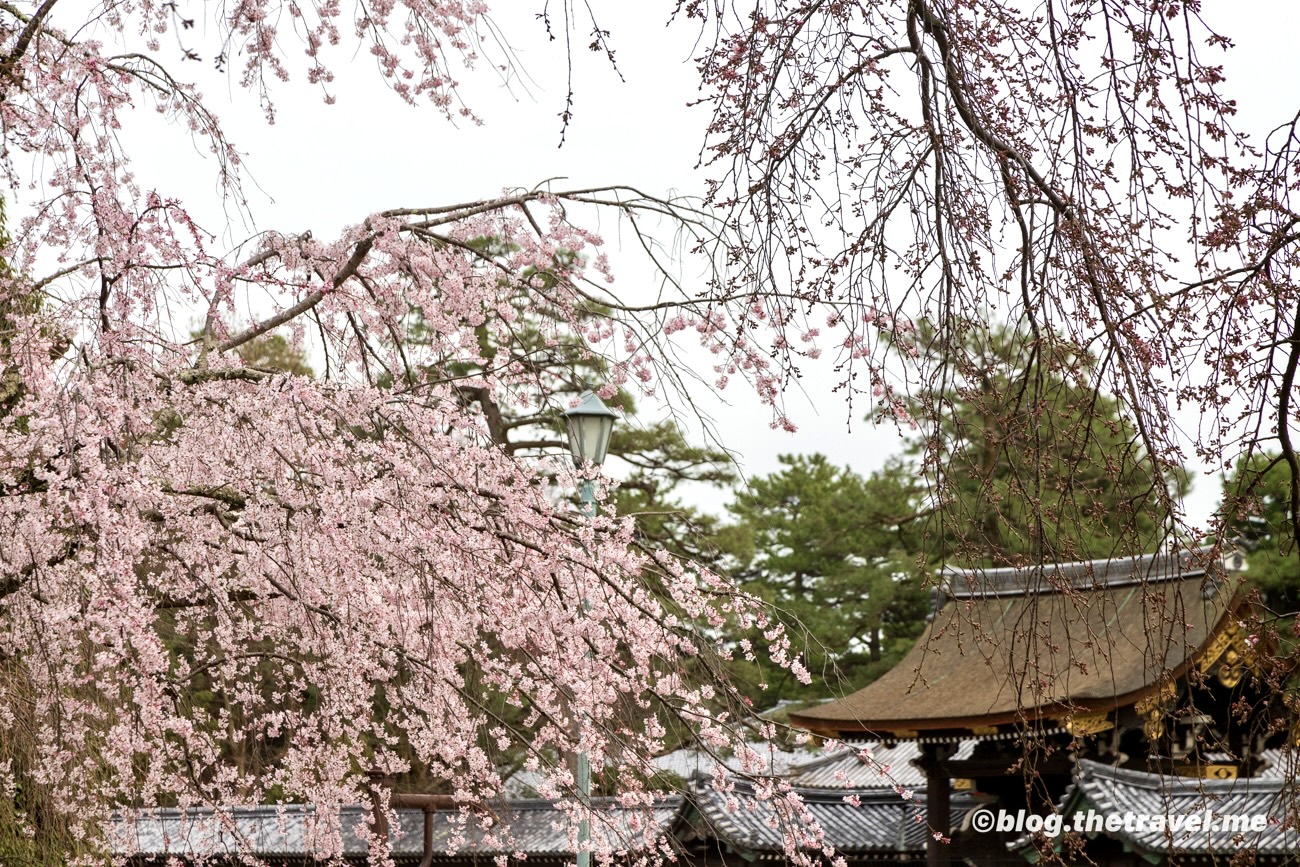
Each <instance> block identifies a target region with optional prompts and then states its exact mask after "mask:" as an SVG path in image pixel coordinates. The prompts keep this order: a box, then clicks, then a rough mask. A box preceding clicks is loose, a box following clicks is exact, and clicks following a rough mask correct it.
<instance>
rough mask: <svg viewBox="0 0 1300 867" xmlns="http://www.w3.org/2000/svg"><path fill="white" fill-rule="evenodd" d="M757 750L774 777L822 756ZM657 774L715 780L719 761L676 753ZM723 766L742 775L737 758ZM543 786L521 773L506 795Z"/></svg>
mask: <svg viewBox="0 0 1300 867" xmlns="http://www.w3.org/2000/svg"><path fill="white" fill-rule="evenodd" d="M750 747H751V748H752V749H754V750H755V751H756V752H758V753H759V755H760V756H761V757H762V758H763V760H764V761H765V762H766V763H767V767H768V773H769V774H771V775H773V776H778V777H780V776H785V775H786V774H788V773H790V771H791V769H792V768H794V767H795V766H797V765H804V764H807V763H809V762H812V761H814V760H815V759H817V758H818V757H819V756H821V755H822V754H821V752H820V751H818V750H808V749H794V750H781V749H777V748H775V747H773V746H770V745H768V744H762V743H752V744H750ZM651 764H652V765H653V766H654V768H655V770H656V771H659V772H663V773H670V774H675V775H677V776H678V777H681V778H682V779H683V780H689V779H691V778H692V777H696V776H701V775H703V776H712V775H713V770H714V767H715V766H716V765H717V761H716V760H715V759H714V758H713V755H712V754H711V753H709V752H707V751H705V750H700V749H693V748H689V747H688V748H683V749H680V750H673V751H672V752H671V753H665V754H663V755H662V756H657V757H655V758H654V759H651ZM723 764H724V765H726V766H727V767H728V768H730V769H731V770H733V771H740V770H741V768H740V761H739V760H738V759H736V758H735V757H724V758H723ZM542 784H543V777H542V774H541V773H539V772H537V771H527V770H521V771H517V772H515V773H514V774H512V775H511V776H510V778H509V779H508V780H506V783H505V794H506V797H509V798H531V797H535V796H536V795H537V794H538V793H539V792H540V790H541V788H542Z"/></svg>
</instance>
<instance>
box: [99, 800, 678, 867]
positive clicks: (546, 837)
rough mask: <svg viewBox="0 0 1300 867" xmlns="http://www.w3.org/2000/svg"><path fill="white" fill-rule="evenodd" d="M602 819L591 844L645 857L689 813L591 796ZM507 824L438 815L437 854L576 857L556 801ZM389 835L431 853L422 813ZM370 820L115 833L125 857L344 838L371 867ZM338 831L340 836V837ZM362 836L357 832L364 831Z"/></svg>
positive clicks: (195, 819) (290, 852)
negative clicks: (637, 806)
mask: <svg viewBox="0 0 1300 867" xmlns="http://www.w3.org/2000/svg"><path fill="white" fill-rule="evenodd" d="M593 807H594V808H595V809H596V812H597V818H596V820H594V821H593V822H592V839H593V840H594V841H595V842H596V844H597V846H598V847H599V846H600V845H601V844H602V843H604V842H608V843H609V844H610V846H611V847H612V848H613V849H614V850H616V851H619V850H629V851H640V850H644V849H646V848H647V847H648V846H649V845H650V844H651V843H652V841H653V839H654V837H656V836H659V835H666V834H667V833H668V831H669V829H670V828H671V826H672V824H673V822H674V821H676V819H677V818H678V816H679V814H680V813H681V809H682V799H681V798H680V797H672V798H666V799H663V800H661V801H659V802H658V803H656V804H655V806H654V808H653V811H651V810H649V809H640V810H638V809H633V808H625V807H621V806H619V805H618V803H617V801H616V799H613V798H594V799H593ZM494 809H495V810H496V815H497V816H498V818H499V819H500V825H499V826H495V827H492V828H489V827H487V826H488V825H490V824H492V823H491V822H490V821H489V820H485V819H482V818H480V817H478V816H475V815H473V814H462V813H461V812H460V811H458V810H437V811H434V813H433V814H432V815H433V850H434V852H435V855H437V856H439V857H445V856H454V855H496V854H511V853H515V852H519V853H523V854H526V855H531V856H533V857H534V858H567V859H572V858H573V855H574V847H573V845H572V843H571V842H570V836H571V833H570V832H571V831H572V830H573V825H572V823H571V822H570V820H569V817H568V816H567V815H566V814H565V813H563V812H561V811H560V810H558V809H557V808H556V804H555V803H554V802H552V801H543V800H530V801H509V802H506V803H504V804H502V805H500V806H495V807H494ZM396 812H397V821H396V822H395V823H393V825H392V829H391V831H390V836H391V838H392V840H393V843H392V847H393V848H392V851H393V855H394V857H395V858H398V859H403V858H404V859H407V860H409V859H410V858H415V859H419V858H420V856H421V855H422V854H423V853H424V838H423V829H424V812H423V811H422V810H412V809H399V810H397V811H396ZM369 816H370V810H369V808H368V807H362V806H360V805H354V806H345V807H343V808H342V809H341V810H339V811H337V812H335V813H324V812H320V811H317V810H316V808H315V807H313V806H312V805H310V804H284V805H280V806H253V807H230V808H227V809H225V810H222V811H219V812H218V811H213V810H211V809H206V808H204V809H197V808H196V809H190V810H186V811H181V810H174V809H168V810H156V811H150V812H149V813H146V814H145V815H143V816H141V817H140V818H138V819H135V820H131V819H129V818H127V817H121V818H119V819H117V820H116V822H115V823H114V827H113V829H112V830H111V831H110V841H111V843H112V846H113V851H114V852H115V853H116V854H119V855H125V856H132V855H142V856H146V857H165V856H171V855H175V856H180V857H183V858H197V857H204V856H212V855H223V854H228V855H237V854H241V853H248V854H252V855H255V856H257V857H261V858H316V857H321V856H327V855H332V854H334V853H333V851H332V845H333V844H335V843H337V841H338V837H337V836H335V834H336V833H338V832H341V838H342V852H341V853H339V854H341V855H342V856H343V857H345V858H360V859H364V858H365V857H366V854H367V848H366V842H365V839H364V836H362V833H364V827H365V825H366V822H367V820H368V819H369ZM336 828H337V829H338V830H337V832H336V831H335V829H336ZM359 830H360V831H362V833H358V831H359Z"/></svg>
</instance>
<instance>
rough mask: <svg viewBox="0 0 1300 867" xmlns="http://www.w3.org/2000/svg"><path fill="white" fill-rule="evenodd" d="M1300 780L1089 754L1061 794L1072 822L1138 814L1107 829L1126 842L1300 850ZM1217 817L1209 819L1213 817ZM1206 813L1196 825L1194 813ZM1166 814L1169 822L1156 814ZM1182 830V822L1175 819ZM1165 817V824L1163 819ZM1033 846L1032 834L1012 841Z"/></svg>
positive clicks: (1210, 852)
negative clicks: (1137, 766)
mask: <svg viewBox="0 0 1300 867" xmlns="http://www.w3.org/2000/svg"><path fill="white" fill-rule="evenodd" d="M1295 786H1296V783H1295V781H1294V780H1292V779H1286V778H1281V777H1273V776H1270V777H1264V778H1260V777H1254V778H1240V779H1235V780H1202V779H1198V778H1192V777H1177V776H1165V775H1161V774H1149V773H1144V772H1142V771H1133V770H1126V769H1122V768H1114V767H1111V766H1109V765H1104V764H1101V763H1099V762H1093V761H1087V760H1083V761H1080V762H1079V766H1078V769H1077V770H1076V772H1075V782H1074V784H1073V786H1071V788H1070V789H1069V790H1067V791H1066V794H1065V796H1064V798H1063V799H1062V801H1061V806H1060V812H1061V814H1062V815H1063V816H1064V817H1065V820H1066V823H1067V827H1068V826H1069V824H1070V823H1071V822H1072V821H1073V820H1072V817H1073V816H1075V815H1078V814H1080V813H1083V812H1085V811H1089V810H1091V811H1094V812H1095V813H1097V814H1101V815H1105V816H1112V815H1117V816H1126V817H1127V816H1134V817H1142V818H1135V819H1134V821H1133V822H1132V823H1131V825H1126V826H1125V827H1124V828H1123V829H1121V830H1119V831H1110V830H1107V832H1106V834H1107V836H1110V837H1115V838H1117V839H1119V840H1121V841H1123V843H1124V844H1125V846H1126V848H1131V849H1134V850H1136V851H1138V852H1142V853H1149V854H1151V855H1165V854H1170V855H1172V854H1179V855H1184V856H1186V855H1200V856H1221V857H1222V858H1223V859H1224V862H1225V863H1227V861H1228V860H1229V859H1230V858H1231V856H1232V855H1234V854H1236V853H1242V852H1253V853H1255V854H1258V855H1293V854H1294V853H1295V852H1297V851H1300V831H1297V829H1296V828H1295V827H1294V826H1293V827H1290V828H1287V827H1286V826H1285V820H1286V818H1287V816H1288V814H1291V813H1293V807H1294V802H1295V797H1296V794H1297V793H1296V789H1295ZM1207 813H1208V818H1209V819H1210V820H1211V822H1210V824H1209V825H1208V826H1207V825H1206V819H1207ZM1193 816H1195V817H1199V818H1200V821H1198V822H1197V823H1196V824H1195V827H1194V828H1193V829H1191V830H1189V826H1188V824H1187V819H1188V818H1190V817H1193ZM1154 817H1162V818H1163V819H1164V822H1163V823H1161V822H1158V821H1154ZM1255 817H1261V819H1260V820H1259V822H1258V824H1262V825H1263V826H1264V827H1263V828H1262V829H1259V830H1244V831H1243V830H1241V829H1240V825H1241V824H1244V823H1245V822H1243V819H1244V820H1254V819H1255ZM1176 820H1181V821H1178V823H1177V830H1175V821H1176ZM1162 824H1163V827H1160V826H1161V825H1162ZM1010 845H1011V847H1012V848H1014V849H1020V850H1022V851H1026V850H1029V849H1031V848H1032V843H1031V842H1030V841H1029V839H1028V838H1021V839H1020V840H1017V841H1015V842H1013V843H1012V844H1010Z"/></svg>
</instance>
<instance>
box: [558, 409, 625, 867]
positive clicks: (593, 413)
mask: <svg viewBox="0 0 1300 867" xmlns="http://www.w3.org/2000/svg"><path fill="white" fill-rule="evenodd" d="M616 418H617V416H615V415H614V413H613V411H612V410H610V408H609V407H607V406H605V404H604V402H603V401H602V400H601V399H600V398H599V397H597V396H596V394H595V393H594V392H590V391H584V392H583V393H582V395H581V396H580V397H579V398H578V405H577V406H575V407H573V409H570V410H567V411H565V413H564V421H565V425H566V426H567V428H568V434H569V451H570V452H572V453H573V465H574V466H575V467H577V468H578V469H582V468H583V467H584V466H585V465H587V464H591V465H592V466H595V467H599V466H601V465H602V464H604V463H605V456H606V455H608V454H609V435H610V434H611V433H612V432H613V430H614V419H616ZM578 497H579V499H580V500H581V501H582V512H583V514H584V515H586V516H587V517H588V518H594V517H596V488H595V485H594V484H593V483H592V481H591V479H583V480H582V487H581V488H580V489H579V493H578ZM583 609H584V610H585V609H586V601H585V600H584V601H583ZM587 656H588V657H590V656H591V652H590V651H588V653H587ZM577 776H578V781H577V782H578V798H579V799H580V800H581V801H582V809H583V813H582V818H581V819H579V820H578V867H591V852H590V851H589V850H590V846H589V845H588V844H590V842H591V820H590V819H589V818H588V816H589V814H590V813H591V760H590V759H589V758H588V757H587V754H586V752H582V751H580V752H579V753H578V775H577Z"/></svg>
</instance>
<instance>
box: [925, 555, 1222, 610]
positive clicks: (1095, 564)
mask: <svg viewBox="0 0 1300 867" xmlns="http://www.w3.org/2000/svg"><path fill="white" fill-rule="evenodd" d="M1211 550H1212V549H1211V548H1209V547H1205V548H1198V549H1195V550H1190V551H1180V552H1177V553H1162V554H1143V555H1141V556H1137V557H1115V558H1110V559H1106V560H1089V561H1086V562H1081V563H1059V564H1044V565H1042V566H1028V567H1018V566H1008V567H1001V568H997V569H981V568H972V567H960V566H945V567H944V568H943V570H942V571H941V573H940V574H941V576H942V577H941V579H940V586H941V587H942V588H943V590H944V592H945V593H946V594H947V595H948V596H950V597H952V598H954V599H969V598H972V597H974V598H980V597H985V596H1023V595H1024V594H1025V593H1027V592H1036V593H1049V592H1052V591H1054V590H1059V589H1062V588H1067V587H1068V588H1073V589H1077V590H1092V589H1096V588H1101V587H1125V586H1129V585H1133V584H1154V583H1156V582H1160V581H1173V580H1183V579H1186V578H1194V577H1197V576H1201V575H1205V574H1206V573H1207V571H1208V572H1209V573H1211V574H1212V575H1221V574H1222V573H1223V571H1224V568H1225V566H1227V567H1228V568H1230V569H1232V570H1240V569H1242V568H1243V563H1244V560H1243V559H1242V558H1241V556H1240V553H1239V552H1237V551H1235V550H1228V551H1225V552H1224V560H1222V561H1221V560H1211V559H1210V558H1209V554H1210V552H1211Z"/></svg>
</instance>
